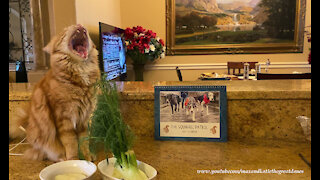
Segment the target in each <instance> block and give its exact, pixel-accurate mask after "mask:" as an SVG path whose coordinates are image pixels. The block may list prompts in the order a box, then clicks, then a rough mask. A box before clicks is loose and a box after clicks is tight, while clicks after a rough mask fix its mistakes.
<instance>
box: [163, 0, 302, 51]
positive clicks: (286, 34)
mask: <svg viewBox="0 0 320 180" xmlns="http://www.w3.org/2000/svg"><path fill="white" fill-rule="evenodd" d="M285 1H286V2H288V3H287V4H285V3H283V2H284V1H274V3H280V4H281V3H282V4H281V6H280V5H279V7H278V9H276V11H277V12H278V11H280V13H278V14H276V13H271V12H268V11H267V8H268V7H266V6H267V5H270V2H271V3H272V1H265V0H251V1H249V0H236V1H234V4H230V2H233V0H228V1H223V0H212V1H204V0H194V1H193V0H166V48H167V51H166V53H167V55H169V56H170V55H201V54H205V55H208V54H266V53H302V52H303V43H304V28H305V25H304V24H305V23H304V22H305V11H306V0H285ZM216 2H220V3H216ZM226 2H229V4H226ZM239 2H243V6H240V5H239V6H238V7H237V6H236V5H235V4H236V3H239ZM250 2H255V3H256V4H255V5H252V4H249V3H250ZM261 2H264V5H261V7H260V6H259V3H261ZM197 3H198V4H197ZM209 3H215V4H211V6H210V4H209ZM268 3H269V4H268ZM240 4H241V3H240ZM233 5H234V6H233ZM246 5H247V6H246ZM271 5H273V4H271ZM271 5H270V6H271ZM210 7H211V9H210ZM214 7H215V8H216V11H214V10H212V9H214ZM257 7H258V8H260V9H258V8H257ZM250 8H251V9H250ZM262 8H263V9H262ZM257 9H258V10H257ZM261 9H262V10H261ZM209 11H210V12H209ZM253 11H258V12H253ZM270 11H271V10H270ZM274 11H275V10H274ZM286 12H288V13H286ZM254 13H256V14H254ZM269 16H270V17H269ZM271 16H276V17H275V18H271ZM210 18H211V19H210ZM266 18H267V19H266ZM268 19H275V20H278V21H277V22H273V21H272V22H267V20H268ZM286 22H288V23H287V24H288V25H287V27H286V26H285V25H284V24H286ZM192 23H193V24H192ZM245 23H247V24H245ZM272 23H273V24H274V23H277V24H278V25H277V26H272V25H270V24H272ZM212 24H214V25H212ZM268 24H269V25H268ZM283 26H284V27H283ZM228 28H229V29H228ZM230 28H231V29H230ZM241 28H244V29H246V28H247V30H244V29H242V30H241ZM237 29H238V30H237Z"/></svg>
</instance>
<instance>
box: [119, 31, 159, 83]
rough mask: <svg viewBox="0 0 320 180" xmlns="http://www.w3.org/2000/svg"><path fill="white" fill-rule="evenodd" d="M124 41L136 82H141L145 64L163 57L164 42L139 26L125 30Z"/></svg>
mask: <svg viewBox="0 0 320 180" xmlns="http://www.w3.org/2000/svg"><path fill="white" fill-rule="evenodd" d="M124 39H125V43H126V48H127V55H128V56H129V57H130V58H131V59H132V61H133V67H134V70H135V76H136V80H138V81H142V80H143V69H144V65H145V64H146V62H147V61H148V60H150V61H154V60H155V59H158V58H164V57H165V46H164V42H163V40H162V39H160V38H159V37H158V36H157V35H156V33H154V32H153V31H151V30H146V29H144V28H143V27H141V26H136V27H132V28H126V29H125V31H124Z"/></svg>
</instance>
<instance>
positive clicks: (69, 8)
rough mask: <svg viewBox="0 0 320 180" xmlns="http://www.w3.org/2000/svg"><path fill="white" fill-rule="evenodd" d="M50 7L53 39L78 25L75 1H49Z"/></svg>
mask: <svg viewBox="0 0 320 180" xmlns="http://www.w3.org/2000/svg"><path fill="white" fill-rule="evenodd" d="M48 6H49V8H48V10H49V23H50V33H51V37H52V36H54V35H55V34H57V33H59V32H60V31H62V30H63V29H64V28H65V27H67V26H70V25H72V24H75V23H76V9H75V0H67V1H66V0H49V1H48Z"/></svg>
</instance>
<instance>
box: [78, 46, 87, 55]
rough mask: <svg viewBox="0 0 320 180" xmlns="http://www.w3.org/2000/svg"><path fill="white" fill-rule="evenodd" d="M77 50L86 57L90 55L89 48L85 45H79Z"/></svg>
mask: <svg viewBox="0 0 320 180" xmlns="http://www.w3.org/2000/svg"><path fill="white" fill-rule="evenodd" d="M76 50H77V52H78V53H79V55H80V56H81V57H82V58H86V57H87V56H88V52H87V49H86V48H85V47H84V46H77V47H76Z"/></svg>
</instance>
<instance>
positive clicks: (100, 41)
mask: <svg viewBox="0 0 320 180" xmlns="http://www.w3.org/2000/svg"><path fill="white" fill-rule="evenodd" d="M101 25H107V26H112V27H115V28H119V27H116V26H113V25H110V24H106V23H103V22H99V55H98V60H99V68H100V71H101V75H102V74H103V72H104V68H103V57H102V55H103V52H102V42H103V41H102V30H101ZM119 29H121V30H123V31H124V29H122V28H119ZM125 64H127V57H126V61H125ZM127 73H128V68H127V70H126V72H125V73H120V75H119V76H118V77H116V78H114V79H111V80H115V81H126V79H127ZM111 80H110V81H111Z"/></svg>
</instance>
